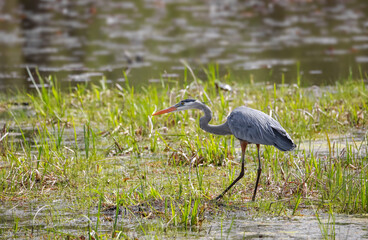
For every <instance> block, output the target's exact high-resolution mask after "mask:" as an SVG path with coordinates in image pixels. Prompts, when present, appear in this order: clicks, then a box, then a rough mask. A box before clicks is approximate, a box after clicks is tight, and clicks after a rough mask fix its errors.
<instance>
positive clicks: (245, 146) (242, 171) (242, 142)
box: [216, 141, 248, 200]
mask: <svg viewBox="0 0 368 240" xmlns="http://www.w3.org/2000/svg"><path fill="white" fill-rule="evenodd" d="M247 145H248V142H246V141H240V146H241V149H242V157H241V160H242V165H241V170H240V174H239V176H238V177H237V178H236V179H235V180H234V181H233V182H232V183H231V184H230V186H228V187H227V188H226V189H225V191H223V192H222V193H221V194H220V195H219V196H218V197H217V198H216V200H219V199H221V198H222V197H223V196H224V195H225V193H226V192H227V191H229V189H230V188H231V187H232V186H234V184H235V183H236V182H237V181H239V180H240V179H241V178H242V177H243V176H244V155H245V150H246V149H247Z"/></svg>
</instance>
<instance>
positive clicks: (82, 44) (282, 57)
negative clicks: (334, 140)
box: [0, 0, 368, 90]
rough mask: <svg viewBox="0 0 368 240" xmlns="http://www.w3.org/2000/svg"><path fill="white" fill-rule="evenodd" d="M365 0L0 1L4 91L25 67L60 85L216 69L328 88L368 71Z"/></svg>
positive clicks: (244, 78)
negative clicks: (187, 69) (186, 68)
mask: <svg viewBox="0 0 368 240" xmlns="http://www.w3.org/2000/svg"><path fill="white" fill-rule="evenodd" d="M367 6H368V1H367V0H336V1H333V0H284V1H281V0H273V1H272V0H104V1H99V0H0V90H8V89H14V88H18V89H20V88H23V89H29V88H30V87H31V82H30V80H29V78H28V74H27V71H26V67H27V66H28V67H29V68H30V69H31V70H32V72H34V71H35V69H36V68H38V70H39V72H40V74H41V75H42V76H48V75H49V74H51V75H53V76H55V77H56V78H57V79H58V81H59V82H61V83H62V84H63V86H70V85H73V84H76V83H80V82H88V81H99V80H100V79H101V76H106V79H107V81H108V82H111V83H115V82H123V81H124V80H125V79H124V74H123V71H127V72H128V78H129V82H130V83H131V84H133V85H135V86H144V85H148V84H158V82H159V81H161V79H162V80H163V81H168V82H170V81H182V79H183V77H182V75H183V69H184V66H183V64H182V63H181V61H180V60H181V59H184V60H186V61H187V62H188V63H189V65H190V66H191V67H192V68H193V69H195V72H196V74H198V75H199V76H200V77H201V75H202V76H203V78H204V79H205V77H204V75H203V74H204V73H203V68H204V67H207V66H208V64H218V65H219V69H220V75H222V76H223V75H225V74H226V73H227V72H230V73H231V75H232V79H234V81H238V82H249V81H254V82H265V81H267V82H276V83H279V82H281V81H283V80H282V78H284V81H285V82H286V83H290V82H296V76H297V70H298V69H299V70H300V73H301V74H302V85H304V86H310V85H327V84H333V83H334V82H336V81H343V80H346V79H348V77H349V76H353V77H360V76H363V78H366V74H367V71H368V18H367V15H368V7H367Z"/></svg>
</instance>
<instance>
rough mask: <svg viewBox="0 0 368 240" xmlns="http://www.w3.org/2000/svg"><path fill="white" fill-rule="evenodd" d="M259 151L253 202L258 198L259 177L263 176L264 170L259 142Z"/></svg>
mask: <svg viewBox="0 0 368 240" xmlns="http://www.w3.org/2000/svg"><path fill="white" fill-rule="evenodd" d="M257 151H258V172H257V181H256V186H255V188H254V193H253V197H252V201H253V202H254V201H255V200H256V194H257V188H258V182H259V177H260V176H261V172H262V165H261V158H260V156H259V144H257Z"/></svg>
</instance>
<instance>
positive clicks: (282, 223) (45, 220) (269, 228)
mask: <svg viewBox="0 0 368 240" xmlns="http://www.w3.org/2000/svg"><path fill="white" fill-rule="evenodd" d="M33 205H34V206H32V207H30V206H22V205H18V206H14V207H11V208H10V207H9V208H7V207H6V206H1V207H0V236H1V237H4V238H9V237H10V238H28V237H32V238H42V236H45V235H48V236H52V234H53V233H58V234H61V233H63V234H70V235H73V236H75V237H81V236H85V237H88V235H87V234H88V229H89V227H91V228H92V230H90V231H91V232H93V230H94V229H95V226H96V223H97V210H96V209H92V210H90V211H89V213H82V212H79V211H78V210H77V209H75V208H73V206H65V205H64V204H63V203H61V202H57V201H56V202H54V203H52V204H44V205H40V206H37V204H36V203H33ZM114 211H115V210H112V211H107V212H106V211H105V212H104V211H103V212H102V214H101V216H100V219H99V227H98V232H99V234H103V233H105V234H107V235H108V236H111V232H112V229H113V223H114V220H115V212H114ZM319 217H320V220H321V224H320V223H319V222H318V219H317V217H316V216H315V214H314V213H312V212H311V211H309V210H306V211H301V214H300V215H299V216H292V217H290V218H288V217H272V218H266V217H259V218H251V217H250V216H248V214H247V211H246V209H242V210H241V211H237V212H234V211H227V212H226V211H224V214H223V215H221V216H219V215H214V216H213V215H210V214H207V215H206V216H205V220H204V221H203V224H202V226H201V227H196V228H193V229H187V230H184V229H183V228H182V227H180V228H178V227H169V228H167V229H166V231H165V232H163V231H160V232H156V231H155V230H159V229H163V228H164V225H165V223H162V222H160V221H158V220H156V219H145V218H143V217H141V216H138V215H136V216H133V215H131V214H130V213H129V211H124V209H122V210H121V211H120V213H119V216H118V221H117V228H116V229H117V230H118V231H123V233H124V234H126V235H127V236H129V237H138V238H140V237H143V236H146V237H148V238H150V237H151V238H152V237H154V236H159V237H160V238H172V237H175V238H176V239H224V238H228V239H275V238H277V239H289V238H297V239H321V238H323V236H326V234H327V235H329V236H330V237H331V236H333V235H335V237H336V239H367V238H368V216H346V215H338V214H335V215H334V218H333V219H332V218H329V216H328V215H327V214H321V215H320V216H319ZM16 222H17V224H16ZM333 223H334V224H333ZM141 226H142V227H143V228H144V229H146V231H145V233H143V232H142V230H141ZM321 227H322V228H324V229H325V231H326V233H323V230H321ZM15 228H17V231H14V229H15ZM150 230H151V231H150Z"/></svg>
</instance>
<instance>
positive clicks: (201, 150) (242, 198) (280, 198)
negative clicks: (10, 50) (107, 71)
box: [0, 66, 368, 239]
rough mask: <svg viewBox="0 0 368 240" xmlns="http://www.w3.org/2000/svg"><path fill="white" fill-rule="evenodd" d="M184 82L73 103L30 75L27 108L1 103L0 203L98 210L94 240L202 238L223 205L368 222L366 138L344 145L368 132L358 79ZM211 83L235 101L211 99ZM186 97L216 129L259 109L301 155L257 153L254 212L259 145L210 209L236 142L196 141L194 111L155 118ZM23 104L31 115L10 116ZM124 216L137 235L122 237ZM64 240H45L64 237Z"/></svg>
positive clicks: (210, 74)
mask: <svg viewBox="0 0 368 240" xmlns="http://www.w3.org/2000/svg"><path fill="white" fill-rule="evenodd" d="M185 72H186V74H185V76H186V77H185V78H186V82H187V84H186V85H185V86H183V87H181V86H179V85H174V86H171V85H170V86H169V85H165V84H164V82H162V86H160V87H156V86H148V87H145V88H142V89H139V91H136V90H135V89H134V88H133V87H131V86H129V81H128V80H129V79H127V77H126V79H127V82H126V85H124V86H120V85H118V84H116V85H112V86H108V85H107V84H106V82H105V80H104V79H102V80H101V82H100V84H84V85H78V86H77V87H75V88H72V89H70V91H69V92H62V91H60V89H59V87H58V84H57V81H56V80H55V79H53V78H51V77H50V78H47V79H43V78H42V77H41V76H40V75H39V74H38V73H36V74H35V75H32V74H31V73H30V74H31V76H32V77H31V79H32V82H33V83H34V85H35V87H36V91H35V92H34V93H29V94H27V96H28V97H27V98H26V100H25V98H24V95H23V94H22V93H19V94H17V95H16V97H13V98H12V99H11V101H8V100H6V98H1V99H2V100H1V101H2V102H1V103H0V106H3V108H5V109H6V110H3V111H6V112H7V113H8V116H7V117H4V119H5V120H4V121H6V125H4V130H3V131H2V133H1V134H2V135H1V140H0V144H1V145H0V149H1V161H0V163H1V166H0V190H1V195H0V201H2V202H5V203H8V202H11V201H13V202H14V201H16V202H19V201H21V202H33V201H35V200H36V201H37V202H39V203H40V204H42V203H45V204H48V205H52V203H53V201H60V200H61V201H66V202H68V203H71V204H73V206H74V207H73V209H75V210H76V209H78V210H76V211H77V212H79V213H80V212H82V213H84V214H86V213H87V212H90V210H91V209H93V210H94V211H93V213H91V216H96V217H97V220H96V221H92V222H90V223H89V225H88V229H89V236H93V237H94V238H96V239H97V238H108V237H116V238H117V237H126V238H134V237H136V236H138V235H152V232H153V231H156V230H159V233H158V235H156V236H159V234H160V233H162V232H170V231H172V230H173V229H182V230H180V231H183V232H188V231H189V230H190V231H198V229H200V228H201V226H202V223H203V222H204V221H205V219H206V216H209V215H211V214H216V211H219V209H221V208H222V207H221V204H223V205H225V206H226V205H228V206H237V205H244V204H245V206H247V208H250V209H256V210H257V211H256V212H254V214H255V215H257V216H263V215H265V216H269V215H271V216H285V215H286V216H293V215H298V214H299V210H300V209H308V208H309V209H311V208H312V206H313V207H316V208H317V209H318V211H331V212H336V213H349V214H353V213H366V212H368V182H367V179H368V169H367V168H368V161H367V157H366V149H367V139H366V135H365V134H363V135H362V136H360V137H358V138H356V137H354V136H353V135H351V133H352V132H364V131H366V128H367V123H368V118H367V117H366V116H367V114H368V112H367V110H368V107H367V103H368V94H367V92H366V89H365V84H364V82H363V81H362V80H352V79H351V80H349V81H345V82H343V83H336V85H335V86H328V87H311V88H301V87H300V81H301V80H300V76H299V77H298V79H297V83H296V84H294V85H285V84H281V85H275V84H274V85H269V84H262V85H259V84H254V83H252V82H250V83H248V84H245V85H237V84H233V83H230V81H231V77H221V76H219V73H218V72H219V71H218V69H217V67H216V66H210V67H209V68H208V69H206V73H207V79H203V81H202V80H200V79H197V78H196V79H195V81H193V82H190V81H189V80H188V79H189V78H190V76H188V75H189V73H190V74H191V75H192V74H194V73H193V71H192V70H191V69H187V70H185ZM188 72H189V73H188ZM218 79H221V81H225V83H228V84H232V85H233V89H236V90H232V91H223V90H220V89H219V88H216V81H218ZM37 82H39V83H40V84H37ZM184 98H195V99H199V100H201V101H204V102H206V103H207V104H208V105H209V106H210V107H211V108H212V110H213V112H214V118H213V120H212V121H213V123H215V124H218V123H221V122H223V121H225V120H226V116H227V114H228V113H229V112H230V111H231V110H232V109H233V108H235V107H236V106H240V105H247V106H249V107H253V108H256V109H259V110H261V111H264V112H266V113H267V114H270V115H271V116H272V117H274V118H275V119H277V120H278V121H279V122H280V123H281V125H283V126H284V127H285V129H286V130H287V131H288V132H289V133H290V135H291V136H292V137H293V138H294V140H295V142H296V143H297V145H298V147H297V149H296V150H295V151H293V152H286V153H284V152H280V151H278V150H277V149H275V148H274V147H269V146H266V147H262V164H263V173H262V176H261V181H260V189H259V192H258V196H257V201H256V202H254V203H253V202H250V197H251V195H252V190H253V187H254V182H255V178H256V169H257V164H256V163H257V162H256V157H257V155H256V150H255V147H254V146H250V147H249V148H248V150H247V155H246V159H247V165H246V170H245V171H246V172H245V177H244V179H242V181H240V182H239V183H238V184H237V185H236V186H234V188H233V189H232V190H231V191H230V192H229V193H228V194H227V195H225V197H224V199H223V200H222V201H221V204H220V205H218V204H216V203H215V202H213V201H210V200H211V199H213V198H214V197H216V196H217V194H219V193H220V192H221V191H222V190H223V189H224V188H225V187H227V186H228V185H229V184H230V183H231V182H232V181H233V180H234V179H235V178H236V177H237V175H238V172H239V170H240V169H239V168H240V164H239V157H240V156H239V155H240V154H239V153H240V150H239V144H238V141H237V140H236V139H234V138H233V137H228V136H227V137H226V136H213V135H211V134H208V133H205V132H203V131H202V130H201V129H200V128H199V125H198V120H199V118H200V117H201V113H200V112H198V111H187V112H180V113H174V114H167V115H162V116H159V117H152V116H151V114H152V113H153V112H154V111H155V110H158V109H161V108H165V107H168V106H169V105H172V104H174V103H176V102H178V101H179V100H181V99H184ZM21 102H27V104H26V105H25V106H24V107H23V108H18V107H15V106H18V105H15V104H14V103H21ZM336 136H339V137H341V136H342V140H336V138H334V137H336ZM314 142H318V143H321V145H324V146H325V147H323V146H322V149H324V150H325V152H326V153H325V154H320V153H319V152H318V149H321V146H318V144H317V145H316V144H315V143H314ZM142 206H144V207H142ZM96 209H97V212H96ZM108 209H113V211H109V210H108ZM122 212H124V214H125V215H126V216H128V217H129V219H131V220H132V221H134V222H136V223H139V224H138V225H139V227H137V228H130V229H127V228H125V227H124V223H126V222H125V221H124V219H122V218H121V215H122V214H123V213H122ZM55 214H56V215H57V214H58V213H57V212H55ZM91 216H89V217H91ZM119 216H120V217H119ZM316 216H317V218H318V215H316ZM17 219H18V218H17V217H15V218H14V225H13V226H12V229H10V230H9V231H13V233H14V234H15V233H16V232H18V231H19V230H20V226H19V224H18V220H19V219H18V220H17ZM102 219H105V220H104V221H105V222H107V223H106V224H107V226H110V227H109V228H110V230H109V233H108V234H106V233H105V231H102V230H101V229H102V225H101V224H102V222H103V221H102ZM106 219H107V220H106ZM110 219H111V220H110ZM50 221H51V222H52V221H54V219H53V218H51V219H50ZM58 221H63V219H62V217H60V219H58ZM151 222H155V224H150V223H151ZM106 224H105V225H104V229H106V228H107V227H106ZM321 226H322V227H323V225H322V224H321ZM24 229H27V228H24ZM24 229H23V230H24ZM81 229H85V228H81ZM195 229H197V230H195ZM321 230H323V231H322V232H323V233H324V232H326V231H329V230H328V229H327V230H324V228H321ZM60 231H61V232H62V231H63V230H62V229H61V230H60V229H59V230H58V231H57V232H56V233H55V232H53V233H52V234H56V235H57V236H63V235H62V234H61V233H60ZM178 231H179V230H178ZM229 231H230V230H229ZM82 232H84V230H82ZM50 234H51V233H50ZM65 234H69V233H65ZM137 234H138V235H137ZM224 234H226V233H224ZM227 234H228V233H227ZM326 234H327V235H329V234H330V233H326ZM153 235H155V234H153ZM72 236H77V235H73V234H72Z"/></svg>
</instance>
